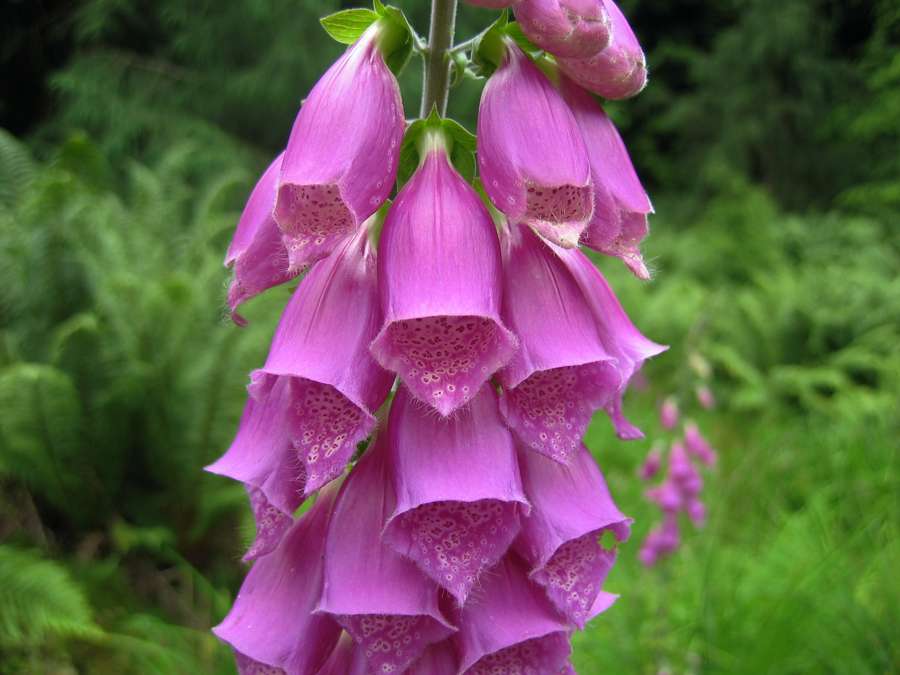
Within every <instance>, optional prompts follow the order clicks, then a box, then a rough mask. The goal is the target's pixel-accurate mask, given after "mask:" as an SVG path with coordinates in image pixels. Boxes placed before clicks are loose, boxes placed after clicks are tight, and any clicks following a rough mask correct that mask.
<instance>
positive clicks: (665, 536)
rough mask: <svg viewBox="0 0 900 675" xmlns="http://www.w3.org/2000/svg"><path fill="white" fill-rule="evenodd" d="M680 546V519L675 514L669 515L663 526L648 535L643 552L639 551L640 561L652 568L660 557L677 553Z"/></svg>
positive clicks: (642, 547)
mask: <svg viewBox="0 0 900 675" xmlns="http://www.w3.org/2000/svg"><path fill="white" fill-rule="evenodd" d="M679 546H681V537H680V536H679V534H678V517H677V516H676V515H675V514H673V513H667V514H666V516H665V518H664V519H663V522H662V524H660V525H657V526H656V527H654V528H653V529H651V530H650V532H649V534H647V538H646V539H644V543H643V544H642V545H641V550H640V551H638V560H640V561H641V562H642V563H643V564H644V565H645V566H647V567H652V566H653V565H655V564H656V561H657V560H659V558H660V556H664V555H668V554H669V553H673V552H674V551H677V550H678V547H679Z"/></svg>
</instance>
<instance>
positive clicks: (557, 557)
mask: <svg viewBox="0 0 900 675" xmlns="http://www.w3.org/2000/svg"><path fill="white" fill-rule="evenodd" d="M519 467H520V468H521V471H522V483H523V485H524V487H525V494H526V495H527V496H528V498H529V499H530V500H531V505H532V512H531V514H530V515H529V517H527V518H523V520H522V533H521V534H520V535H519V537H518V538H517V539H516V541H515V543H514V544H513V547H514V549H515V550H516V552H517V553H519V555H521V556H522V558H523V559H524V560H525V561H526V562H527V563H528V564H529V565H530V566H531V579H532V580H533V581H536V582H537V583H539V584H540V585H541V586H543V587H544V589H545V590H546V591H547V595H548V596H549V597H550V600H551V601H552V602H553V604H554V605H556V607H557V608H558V609H559V610H560V611H561V612H563V614H565V615H566V617H567V618H568V619H569V621H571V622H572V623H574V624H575V625H576V626H577V627H578V628H579V629H581V630H584V623H585V621H586V620H587V619H588V614H589V612H590V611H591V609H592V607H593V605H594V602H595V601H596V599H597V597H598V595H599V594H600V588H601V586H602V585H603V581H604V580H605V579H606V575H607V574H609V570H610V569H612V566H613V563H614V562H615V560H616V552H615V551H614V550H613V551H607V550H606V549H604V548H603V547H602V546H601V545H600V536H601V535H602V534H603V532H604V531H605V530H610V531H611V532H612V533H613V535H615V537H616V539H617V540H618V541H625V540H626V539H627V538H628V535H629V533H630V531H631V527H630V524H629V523H630V522H631V521H630V520H629V519H627V518H626V517H625V516H623V515H622V514H621V512H619V510H618V509H617V508H616V505H615V504H614V503H613V500H612V497H611V496H610V494H609V489H608V488H607V487H606V481H604V480H603V474H601V473H600V469H599V468H598V467H597V463H596V462H595V461H594V458H593V457H591V453H590V451H588V449H587V448H586V447H584V446H583V445H582V446H581V448H580V450H579V452H577V453H575V454H574V455H573V456H572V457H571V464H570V465H569V466H561V465H560V464H557V463H556V462H553V461H550V460H548V459H547V458H545V457H542V456H540V455H538V454H537V453H533V452H529V451H528V450H520V452H519Z"/></svg>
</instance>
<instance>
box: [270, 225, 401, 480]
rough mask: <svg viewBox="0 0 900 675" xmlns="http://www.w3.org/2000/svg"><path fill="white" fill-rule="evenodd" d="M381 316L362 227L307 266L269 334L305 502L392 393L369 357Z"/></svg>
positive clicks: (334, 472) (340, 466)
mask: <svg viewBox="0 0 900 675" xmlns="http://www.w3.org/2000/svg"><path fill="white" fill-rule="evenodd" d="M381 316H382V315H381V307H380V305H379V302H378V294H377V288H376V272H375V254H374V252H373V251H372V249H371V247H370V246H369V243H368V239H367V236H366V230H365V228H363V229H362V230H360V231H359V232H358V233H357V234H356V235H355V236H353V237H352V238H350V239H348V240H347V241H346V242H344V243H343V244H342V245H341V246H339V247H338V248H337V249H336V250H335V251H334V253H333V254H332V255H331V256H329V257H328V258H326V259H325V260H321V261H319V262H318V263H316V264H315V265H314V266H313V268H312V269H311V270H310V271H309V273H308V274H307V275H306V277H305V278H304V279H303V282H302V283H301V284H300V286H299V287H298V288H297V290H295V291H294V293H293V295H292V296H291V300H290V302H289V303H288V306H287V308H286V309H285V311H284V315H283V316H282V317H281V321H280V322H279V324H278V329H277V330H276V331H275V337H274V338H273V340H272V348H271V350H270V351H269V357H268V359H267V360H266V364H265V367H264V368H263V372H264V373H265V377H266V378H268V380H269V381H274V380H275V379H279V380H281V379H287V380H289V397H288V408H287V410H286V412H285V418H284V426H285V429H286V431H287V435H288V437H289V438H290V440H291V442H292V444H293V447H294V450H295V453H296V457H297V459H298V460H299V461H300V462H302V465H303V466H304V468H305V472H306V482H305V486H304V494H306V495H309V494H312V493H313V492H315V491H316V490H318V489H319V488H320V487H321V486H323V485H325V484H326V483H328V482H329V481H331V480H333V479H334V478H336V477H337V476H339V475H340V474H341V473H343V471H344V469H345V468H346V466H347V462H348V461H349V460H350V458H351V457H352V456H353V453H354V452H355V451H356V445H357V443H359V442H360V441H362V440H363V439H365V438H366V437H367V436H368V435H369V434H370V433H371V431H372V429H373V428H374V426H375V418H374V416H373V415H372V412H373V411H375V410H377V409H378V407H379V406H380V405H381V404H382V403H383V402H384V400H385V399H386V398H387V395H388V393H389V392H390V388H391V384H392V382H393V379H394V378H393V375H391V374H390V373H388V372H386V371H385V370H383V369H382V368H381V367H380V366H379V365H378V364H377V363H375V361H374V360H373V359H372V356H371V354H370V353H369V343H370V342H371V341H372V339H373V338H374V337H375V335H376V334H377V332H378V328H379V327H380V325H381Z"/></svg>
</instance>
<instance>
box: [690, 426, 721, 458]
mask: <svg viewBox="0 0 900 675" xmlns="http://www.w3.org/2000/svg"><path fill="white" fill-rule="evenodd" d="M684 444H685V445H686V446H687V450H688V452H689V453H691V454H692V455H693V456H694V457H696V458H697V459H699V460H700V461H701V462H703V463H704V464H706V465H707V466H712V465H713V464H715V463H716V451H715V450H713V449H712V446H711V445H710V444H709V442H708V441H707V440H706V439H705V438H704V437H703V434H701V433H700V429H698V428H697V425H696V424H694V423H693V422H688V423H687V424H685V425H684Z"/></svg>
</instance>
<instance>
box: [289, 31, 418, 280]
mask: <svg viewBox="0 0 900 675" xmlns="http://www.w3.org/2000/svg"><path fill="white" fill-rule="evenodd" d="M392 30H393V28H392V23H391V22H390V21H388V20H386V19H385V20H378V21H376V22H375V23H373V24H372V25H371V26H370V27H369V28H368V30H366V32H365V33H364V34H363V35H362V37H360V38H359V40H358V41H357V42H356V43H355V44H354V45H353V46H351V47H350V48H349V49H348V50H347V52H346V53H345V54H344V55H343V56H342V57H341V58H340V59H339V60H338V61H337V62H336V63H335V64H334V65H333V66H332V67H331V68H330V69H329V70H328V72H327V73H325V75H323V76H322V79H320V80H319V82H318V83H317V84H316V86H315V87H313V90H312V91H311V92H310V94H309V97H307V99H306V102H305V103H304V104H303V106H302V107H301V109H300V114H299V115H298V116H297V120H296V121H295V122H294V128H293V129H292V130H291V137H290V140H289V141H288V145H287V149H286V150H285V153H284V161H283V162H282V165H281V174H280V175H279V177H278V198H277V201H276V204H275V220H277V221H278V224H279V225H280V226H281V229H282V230H283V231H284V244H285V246H286V247H287V251H288V256H289V259H290V269H291V271H297V270H301V269H303V268H304V267H306V266H307V265H309V264H310V263H312V262H314V261H315V260H318V259H320V258H322V257H324V256H326V255H328V254H329V253H330V252H331V250H332V249H333V248H334V247H335V246H336V245H337V244H338V243H340V241H341V240H343V239H345V238H346V237H348V236H350V235H351V234H353V232H355V231H356V230H357V229H358V228H359V227H360V225H362V223H363V222H364V221H365V220H366V219H367V218H369V216H371V215H372V214H373V213H375V212H376V211H377V210H378V209H379V208H380V207H381V205H382V204H383V203H384V201H385V200H386V199H387V197H388V194H389V193H390V191H391V188H392V187H393V184H394V179H395V177H396V174H397V162H398V158H399V155H400V144H401V142H402V140H403V131H404V129H405V127H406V122H405V120H404V116H403V103H402V101H401V99H400V88H399V86H398V85H397V80H396V79H395V77H394V75H393V73H391V71H390V69H389V68H388V67H387V65H386V64H385V60H384V55H383V54H382V48H383V47H384V45H385V43H389V42H390V41H391V40H392V39H393V37H392V35H391V32H392Z"/></svg>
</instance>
